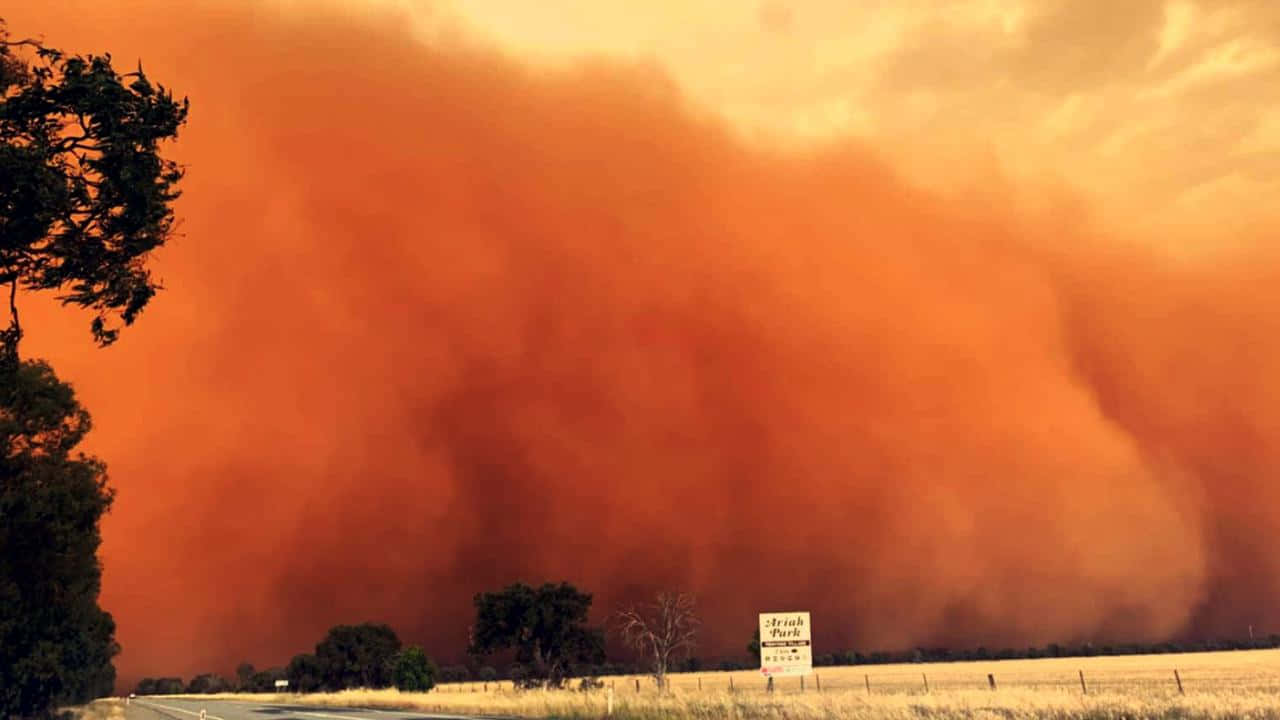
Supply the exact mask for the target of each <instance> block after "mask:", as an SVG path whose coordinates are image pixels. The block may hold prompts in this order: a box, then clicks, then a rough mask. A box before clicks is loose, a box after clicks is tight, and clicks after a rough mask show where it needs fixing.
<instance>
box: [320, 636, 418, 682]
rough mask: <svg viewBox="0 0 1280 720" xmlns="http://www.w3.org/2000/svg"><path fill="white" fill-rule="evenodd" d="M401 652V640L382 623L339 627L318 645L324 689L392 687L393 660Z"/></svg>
mask: <svg viewBox="0 0 1280 720" xmlns="http://www.w3.org/2000/svg"><path fill="white" fill-rule="evenodd" d="M399 650H400V638H399V637H397V636H396V633H395V631H394V630H392V629H391V627H390V626H388V625H385V624H380V623H368V622H367V623H363V624H361V625H338V626H335V627H333V628H330V629H329V632H328V634H326V635H325V637H324V639H323V640H321V641H320V644H318V645H316V659H317V660H318V661H319V664H320V671H321V678H322V682H323V685H324V687H326V688H329V689H340V688H351V687H366V688H384V687H389V686H390V685H391V684H392V682H391V659H392V657H394V656H395V654H396V653H397V652H399Z"/></svg>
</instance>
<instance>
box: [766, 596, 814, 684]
mask: <svg viewBox="0 0 1280 720" xmlns="http://www.w3.org/2000/svg"><path fill="white" fill-rule="evenodd" d="M760 672H762V673H764V674H765V675H768V676H770V677H773V676H775V675H808V674H809V673H811V672H813V635H812V626H811V625H810V624H809V613H807V612H789V613H760Z"/></svg>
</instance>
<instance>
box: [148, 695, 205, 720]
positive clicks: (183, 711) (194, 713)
mask: <svg viewBox="0 0 1280 720" xmlns="http://www.w3.org/2000/svg"><path fill="white" fill-rule="evenodd" d="M138 702H140V703H142V704H143V705H155V706H156V707H158V708H164V709H165V710H172V711H174V712H180V713H186V714H188V715H195V716H196V717H200V713H198V712H192V711H190V710H184V709H182V708H180V707H173V706H172V705H161V704H160V703H158V702H152V701H150V700H138ZM205 718H206V719H207V720H222V718H220V717H218V716H217V715H210V714H208V713H205Z"/></svg>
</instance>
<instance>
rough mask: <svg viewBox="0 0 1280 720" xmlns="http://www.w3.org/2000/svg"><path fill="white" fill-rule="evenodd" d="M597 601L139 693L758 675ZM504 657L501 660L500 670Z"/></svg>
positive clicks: (653, 605)
mask: <svg viewBox="0 0 1280 720" xmlns="http://www.w3.org/2000/svg"><path fill="white" fill-rule="evenodd" d="M591 603H592V596H591V594H590V593H585V592H582V591H580V590H578V589H577V588H575V587H574V586H573V585H570V584H569V583H566V582H561V583H558V584H551V583H547V584H544V585H542V586H540V587H533V586H530V585H526V584H523V583H515V584H513V585H510V586H508V587H506V588H503V589H502V590H498V591H495V592H483V593H479V594H477V595H476V596H475V597H474V598H473V605H474V607H475V618H474V621H473V624H472V625H471V638H470V643H469V645H468V648H467V661H466V662H464V663H460V664H456V665H449V666H445V667H437V665H436V664H435V663H434V662H433V661H432V660H431V659H430V658H429V657H427V655H426V654H425V652H424V651H423V650H422V649H421V648H419V647H414V646H411V647H407V648H405V647H402V645H401V642H400V640H399V638H398V637H397V636H396V634H395V632H394V631H393V630H392V629H391V628H390V627H389V626H387V625H385V624H375V623H365V624H363V625H340V626H337V627H334V628H332V629H330V630H329V632H328V633H327V634H326V635H325V637H324V638H323V639H322V640H321V641H320V643H318V644H317V645H316V647H315V650H314V652H311V653H303V654H299V655H296V656H294V658H293V659H292V660H290V662H289V663H288V664H287V665H286V666H284V667H277V668H272V669H269V670H261V671H259V670H255V669H254V667H253V665H251V664H249V663H242V664H241V665H240V666H239V668H237V670H236V677H235V678H233V679H224V678H222V677H220V676H218V675H216V674H212V673H208V674H203V675H198V676H196V677H195V678H192V680H191V682H190V683H188V684H187V685H185V686H184V685H183V683H182V680H181V679H180V678H145V679H144V680H142V682H140V683H139V684H138V687H137V693H138V694H177V693H182V692H186V693H216V692H227V691H239V692H270V691H273V690H275V682H276V681H277V680H287V681H288V689H289V691H291V692H315V691H336V690H344V689H349V688H357V687H365V688H385V687H395V688H398V689H400V690H405V691H418V692H424V691H428V690H430V689H431V688H433V687H434V686H435V685H436V684H437V683H449V682H464V681H482V682H493V681H497V680H506V681H510V682H512V683H514V684H515V685H516V687H524V688H529V687H565V686H566V685H569V683H570V681H572V680H576V681H577V683H576V687H577V688H578V689H582V690H589V689H592V688H597V687H600V686H601V684H600V682H599V681H598V678H600V677H602V676H609V675H637V674H646V673H647V674H650V675H652V676H653V678H654V680H655V682H656V684H657V686H658V687H659V689H663V688H665V687H667V677H666V676H667V674H668V673H671V672H699V671H704V670H707V671H710V670H719V671H733V670H754V669H756V668H758V667H759V658H760V642H759V641H760V633H759V630H756V631H755V633H754V634H753V635H752V637H751V641H750V642H749V643H748V644H747V646H746V651H747V653H748V654H749V655H750V656H752V657H753V658H754V662H750V661H745V662H744V661H743V660H742V659H741V658H735V659H720V660H716V661H706V660H703V659H701V658H699V657H698V656H697V655H696V654H695V652H694V650H695V649H696V647H697V638H698V630H699V628H700V626H701V621H700V619H699V617H698V615H697V612H696V603H695V600H694V598H693V596H691V595H687V594H684V593H675V592H660V593H658V594H657V595H656V597H655V598H654V599H653V601H651V602H650V603H648V604H640V605H632V606H630V607H627V608H625V609H623V610H621V611H619V612H617V613H615V614H613V615H612V617H611V618H610V622H609V623H607V624H606V625H603V626H590V625H588V624H587V616H588V612H589V610H590V608H591ZM610 634H612V635H613V636H615V637H616V638H617V639H619V640H621V641H622V643H623V644H625V646H626V647H628V648H630V649H631V650H633V651H636V656H635V657H633V658H632V659H630V660H627V661H616V660H614V661H611V660H608V659H607V658H606V656H605V639H606V636H608V635H610ZM1274 647H1280V635H1270V636H1268V637H1265V638H1258V639H1249V640H1223V641H1204V642H1163V643H1155V644H1140V643H1125V644H1104V645H1098V646H1095V645H1093V644H1090V643H1082V644H1078V645H1064V644H1057V643H1051V644H1049V645H1046V646H1044V647H1028V648H1020V649H1016V648H1003V649H999V650H989V649H987V648H985V647H977V648H974V649H950V648H915V649H912V650H905V651H896V652H889V651H876V652H869V653H863V652H858V651H854V650H848V651H843V652H833V653H824V654H819V655H815V656H814V658H813V661H814V665H815V666H819V667H822V666H839V665H875V664H887V663H924V662H956V661H966V660H972V661H978V660H1011V659H1022V658H1043V657H1077V656H1085V657H1087V656H1094V655H1123V654H1148V653H1174V652H1198V651H1209V650H1243V649H1261V648H1274ZM497 660H503V661H505V662H496V661H497Z"/></svg>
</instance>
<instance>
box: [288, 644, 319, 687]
mask: <svg viewBox="0 0 1280 720" xmlns="http://www.w3.org/2000/svg"><path fill="white" fill-rule="evenodd" d="M284 676H285V679H286V680H288V681H289V687H290V688H292V689H293V690H294V691H295V692H315V691H316V690H319V689H320V688H321V687H322V686H323V685H324V669H323V668H322V667H321V665H320V660H319V659H318V658H317V657H316V656H315V655H312V654H311V653H302V654H301V655H294V656H293V659H292V660H290V661H289V665H288V667H286V668H285V670H284Z"/></svg>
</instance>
